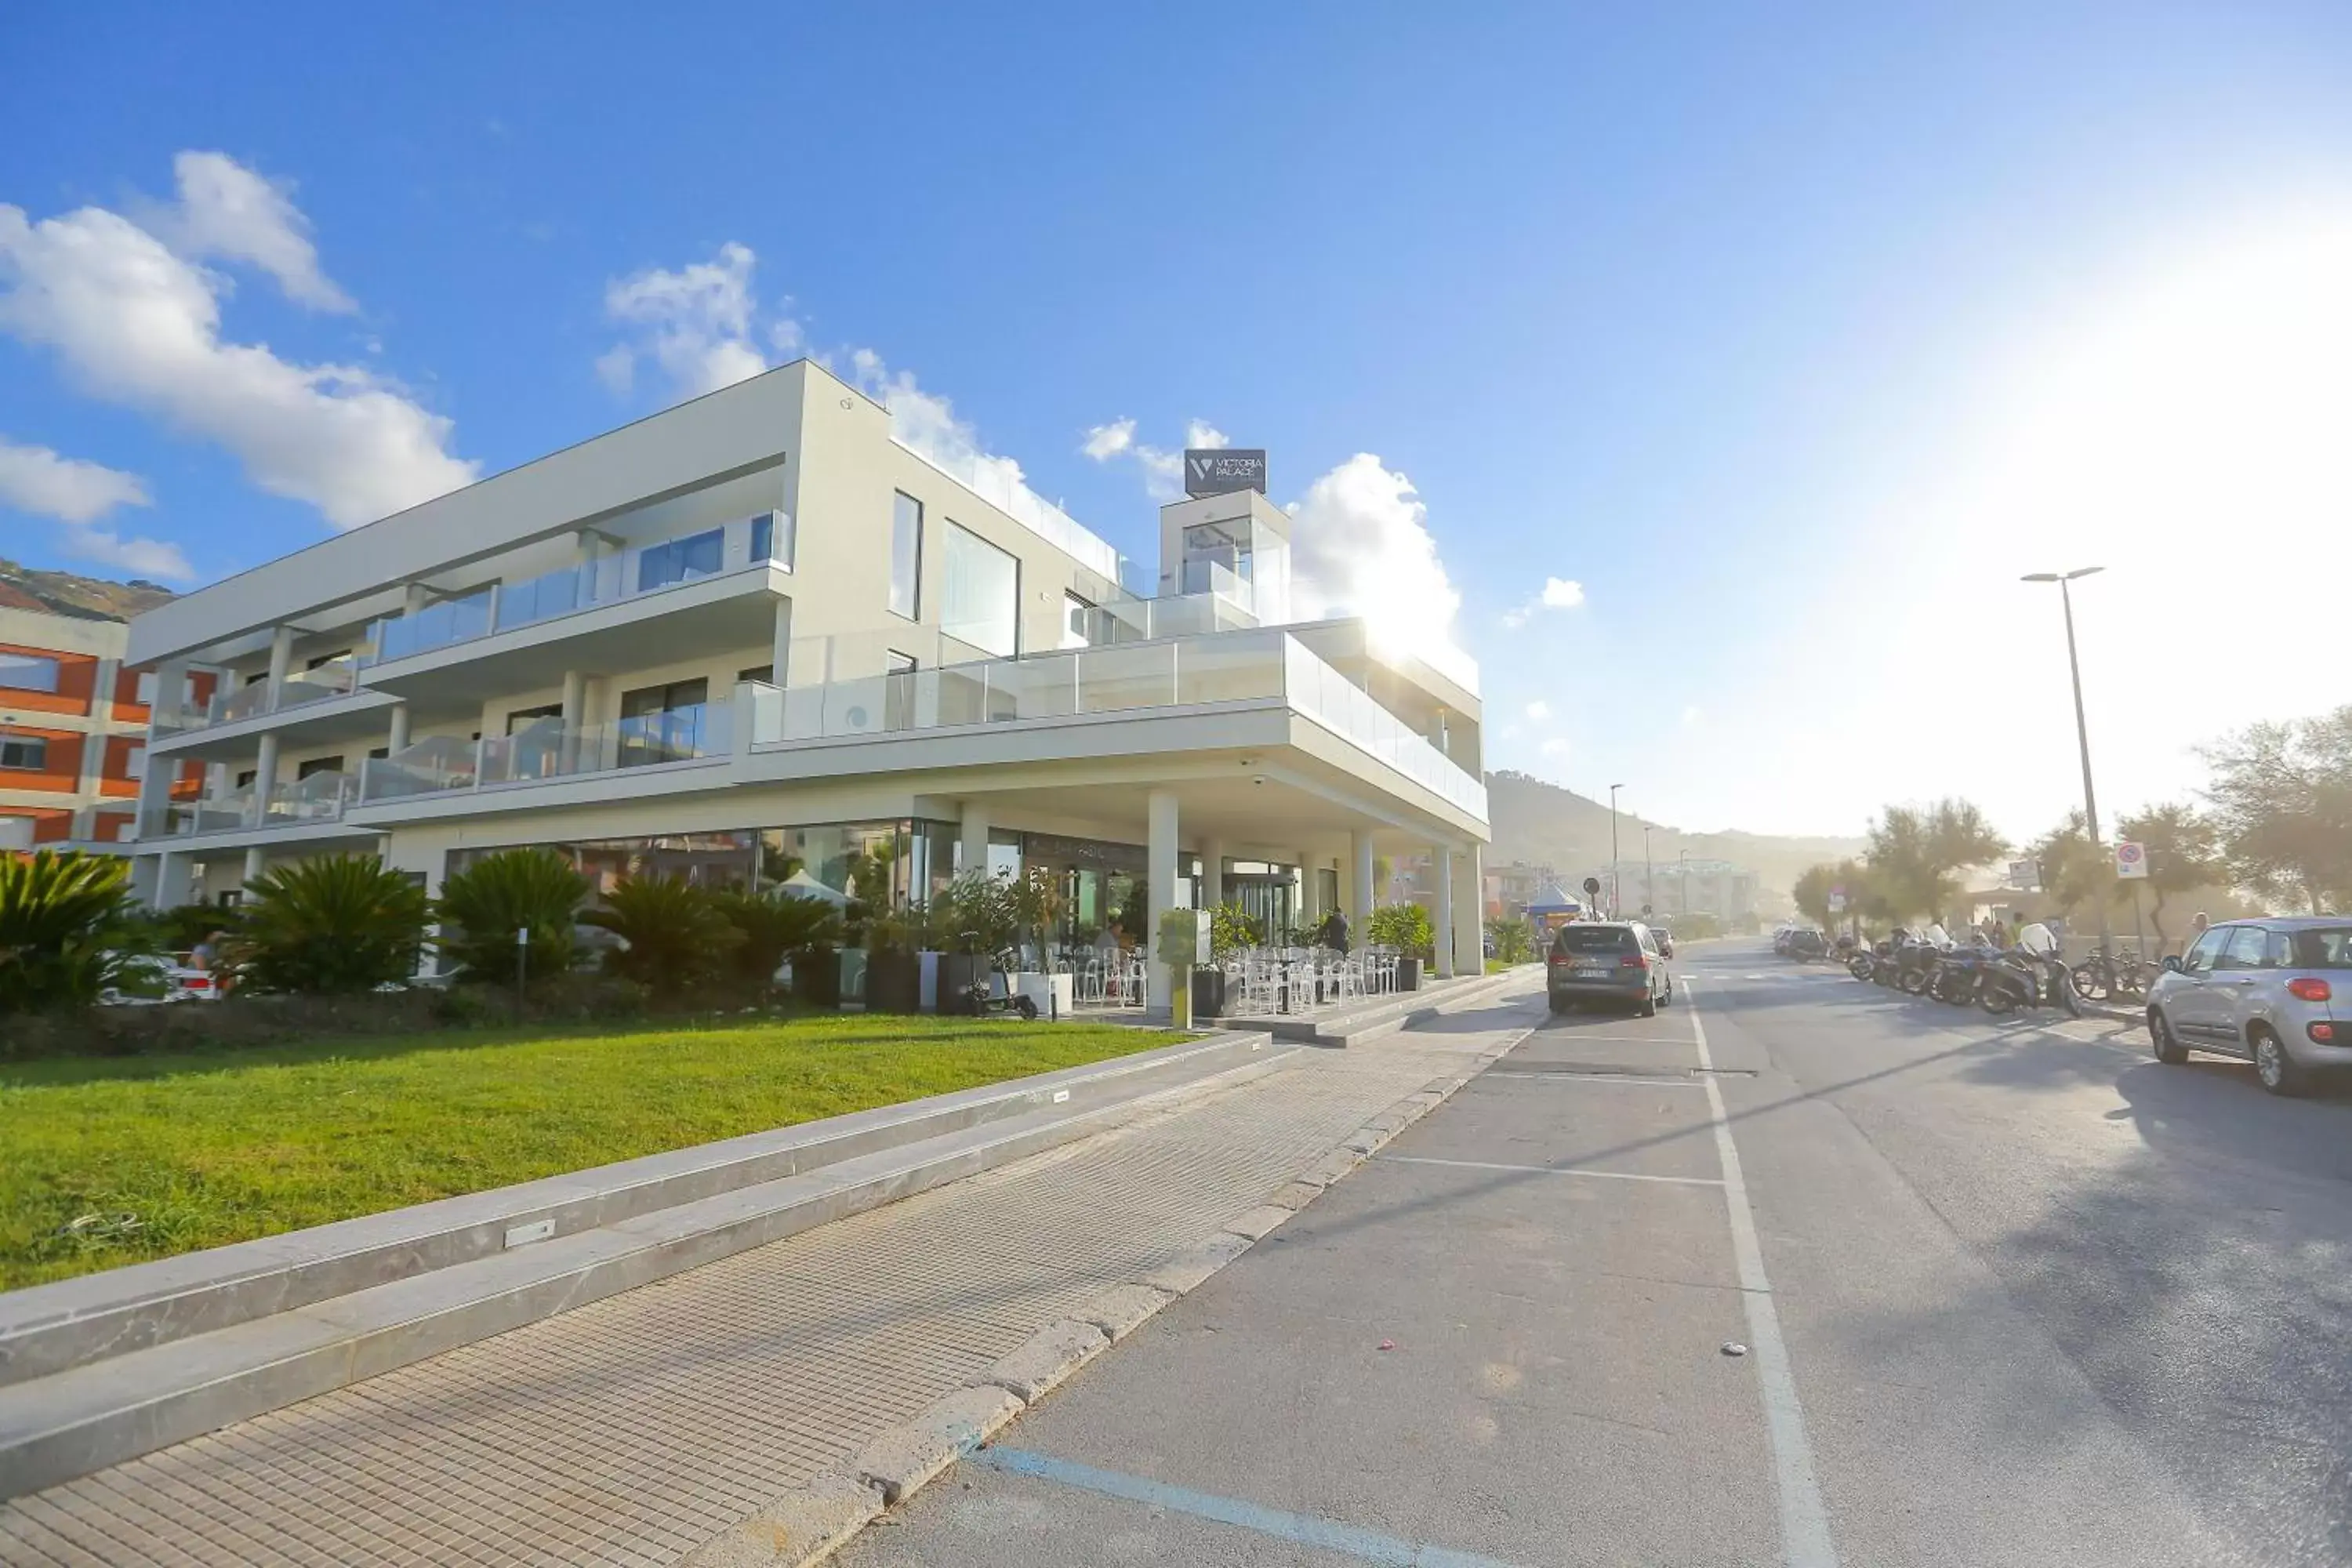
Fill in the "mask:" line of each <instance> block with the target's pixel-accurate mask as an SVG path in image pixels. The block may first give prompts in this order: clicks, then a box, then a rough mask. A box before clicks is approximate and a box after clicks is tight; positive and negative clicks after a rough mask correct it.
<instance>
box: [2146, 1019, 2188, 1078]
mask: <svg viewBox="0 0 2352 1568" xmlns="http://www.w3.org/2000/svg"><path fill="white" fill-rule="evenodd" d="M2147 1037H2148V1040H2149V1042H2150V1043H2151V1044H2152V1045H2154V1046H2155V1047H2156V1059H2157V1060H2158V1061H2160V1062H2162V1063H2163V1064H2164V1065H2165V1066H2167V1067H2175V1068H2177V1067H2179V1065H2180V1064H2181V1063H2182V1062H2185V1061H2187V1060H2188V1059H2189V1047H2187V1046H2184V1045H2182V1044H2181V1043H2180V1037H2179V1036H2178V1035H2176V1034H2174V1033H2173V1032H2172V1025H2171V1023H2170V1022H2169V1021H2168V1020H2167V1019H2166V1017H2165V1016H2164V1015H2163V1014H2162V1013H2161V1012H2159V1011H2158V1010H2157V1009H2156V1008H2154V1007H2150V1008H2149V1009H2148V1010H2147Z"/></svg>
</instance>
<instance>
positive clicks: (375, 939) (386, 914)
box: [235, 855, 429, 996]
mask: <svg viewBox="0 0 2352 1568" xmlns="http://www.w3.org/2000/svg"><path fill="white" fill-rule="evenodd" d="M245 895H246V896H245V902H244V903H243V904H241V905H239V906H238V908H237V923H236V944H235V945H236V961H237V967H238V971H239V980H240V983H241V984H245V985H249V986H252V987H254V988H256V989H258V990H262V991H281V992H301V993H305V994H312V995H329V996H332V995H348V994H352V993H354V992H361V991H373V990H374V989H375V988H376V987H378V986H380V985H383V984H399V983H402V982H404V981H406V980H407V979H408V978H409V977H410V976H411V975H413V974H415V973H416V961H417V954H418V953H419V952H420V951H421V950H422V949H423V947H424V944H425V921H426V919H427V917H428V913H429V910H428V909H427V905H426V900H425V889H423V888H421V887H419V886H418V885H417V884H416V883H415V881H414V880H412V879H409V878H408V877H406V876H404V875H403V874H402V873H400V872H398V871H394V870H391V869H388V868H386V867H384V866H383V864H382V863H381V862H380V861H378V860H377V859H376V858H375V857H374V856H373V855H334V856H325V857H320V858H316V859H310V860H303V861H299V862H297V863H296V864H294V865H291V866H284V867H280V868H278V869H276V870H273V871H270V872H268V873H266V874H265V875H263V876H262V877H261V878H259V879H257V880H255V881H252V882H248V883H247V884H246V889H245Z"/></svg>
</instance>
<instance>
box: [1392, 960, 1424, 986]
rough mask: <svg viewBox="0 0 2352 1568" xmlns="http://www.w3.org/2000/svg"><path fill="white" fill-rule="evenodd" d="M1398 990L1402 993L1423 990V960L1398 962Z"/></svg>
mask: <svg viewBox="0 0 2352 1568" xmlns="http://www.w3.org/2000/svg"><path fill="white" fill-rule="evenodd" d="M1397 989H1398V990H1400V991H1418V990H1420V989H1421V960H1419V959H1418V958H1400V959H1398V960H1397Z"/></svg>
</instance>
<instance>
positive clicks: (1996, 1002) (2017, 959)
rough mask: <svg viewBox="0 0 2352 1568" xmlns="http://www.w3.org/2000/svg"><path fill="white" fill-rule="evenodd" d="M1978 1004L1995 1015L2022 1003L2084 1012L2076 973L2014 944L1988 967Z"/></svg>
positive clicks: (1981, 982)
mask: <svg viewBox="0 0 2352 1568" xmlns="http://www.w3.org/2000/svg"><path fill="white" fill-rule="evenodd" d="M1977 1005H1979V1006H1980V1007H1982V1008H1983V1009H1984V1010H1985V1011H1986V1012H1988V1013H1990V1014H1991V1015H1992V1016H1994V1017H1996V1018H2000V1017H2006V1016H2009V1015H2010V1014H2011V1013H2014V1012H2016V1011H2017V1010H2018V1009H2019V1008H2020V1007H2063V1008H2065V1009H2066V1011H2067V1012H2069V1013H2071V1014H2073V1015H2074V1016H2075V1017H2078V1018H2079V1017H2081V1016H2083V1008H2082V1003H2081V999H2080V998H2079V997H2078V996H2077V995H2076V994H2075V991H2074V976H2073V975H2071V974H2069V973H2067V972H2066V965H2065V964H2064V963H2061V962H2060V961H2059V960H2057V959H2055V958H2045V957H2043V956H2042V955H2041V954H2040V953H2033V952H2026V951H2025V950H2024V949H2022V948H2012V949H2011V951H2009V952H2004V953H2002V954H2001V955H2000V957H1999V958H1998V959H1997V960H1995V961H1994V962H1993V963H1990V964H1989V965H1987V966H1986V968H1985V972H1984V974H1983V977H1982V980H1981V981H1980V983H1979V985H1978V987H1977Z"/></svg>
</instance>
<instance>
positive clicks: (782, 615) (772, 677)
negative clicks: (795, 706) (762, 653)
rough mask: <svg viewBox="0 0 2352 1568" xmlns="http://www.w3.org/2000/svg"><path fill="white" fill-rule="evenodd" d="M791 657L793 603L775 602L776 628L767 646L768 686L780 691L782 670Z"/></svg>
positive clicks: (782, 679)
mask: <svg viewBox="0 0 2352 1568" xmlns="http://www.w3.org/2000/svg"><path fill="white" fill-rule="evenodd" d="M792 657H793V602H792V601H791V600H790V599H778V600H777V601H776V626H775V630H774V632H773V633H772V636H771V638H770V641H769V644H768V684H769V685H771V686H772V687H775V688H776V689H778V690H782V689H783V686H784V668H785V666H786V665H788V664H790V663H791V662H792Z"/></svg>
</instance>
